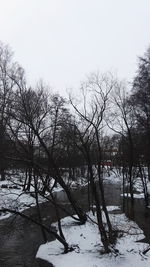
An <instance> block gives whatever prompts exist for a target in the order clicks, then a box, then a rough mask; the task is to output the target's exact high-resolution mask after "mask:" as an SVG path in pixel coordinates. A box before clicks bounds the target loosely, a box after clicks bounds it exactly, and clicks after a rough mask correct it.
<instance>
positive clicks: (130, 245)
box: [36, 206, 150, 267]
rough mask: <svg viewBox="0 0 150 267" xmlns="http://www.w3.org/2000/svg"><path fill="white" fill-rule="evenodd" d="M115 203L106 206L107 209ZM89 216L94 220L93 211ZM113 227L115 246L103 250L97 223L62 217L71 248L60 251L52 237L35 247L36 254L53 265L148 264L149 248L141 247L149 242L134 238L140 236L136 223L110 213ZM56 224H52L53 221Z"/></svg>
mask: <svg viewBox="0 0 150 267" xmlns="http://www.w3.org/2000/svg"><path fill="white" fill-rule="evenodd" d="M116 209H118V207H113V206H109V207H108V210H109V211H112V210H116ZM89 216H90V217H91V218H92V219H93V220H95V218H94V217H93V215H92V214H91V213H89ZM110 217H111V221H112V222H113V225H114V227H115V229H117V230H118V231H119V232H120V237H119V238H118V241H117V244H116V246H115V248H116V249H118V250H119V252H118V253H117V254H114V253H110V254H103V253H102V251H103V249H102V244H101V242H100V236H99V233H98V229H97V226H96V225H95V224H93V223H92V222H91V221H90V220H89V219H88V221H87V223H86V224H85V225H77V224H76V223H75V222H74V221H73V220H72V219H71V218H69V217H66V218H64V219H63V220H62V226H63V231H64V234H65V237H66V240H67V241H68V242H69V244H70V245H73V246H74V247H75V250H74V251H73V252H69V253H67V254H63V247H62V246H61V244H60V243H59V242H58V241H57V240H55V241H52V242H49V243H46V244H43V245H41V246H40V247H39V250H38V252H37V255H36V257H37V258H41V259H44V260H46V261H48V262H50V263H52V264H53V265H54V266H55V267H64V266H65V267H70V266H71V267H100V266H102V267H108V266H111V267H116V266H118V267H128V266H130V267H135V266H137V267H143V266H144V267H149V266H150V252H149V251H148V252H147V253H146V254H145V255H144V254H143V251H144V250H146V249H147V248H148V247H149V244H147V243H142V242H137V241H139V240H141V239H143V238H144V235H143V232H142V230H141V229H139V227H138V226H137V224H136V223H134V222H133V221H131V220H129V219H128V218H127V217H126V216H125V215H124V214H110ZM55 225H56V224H55Z"/></svg>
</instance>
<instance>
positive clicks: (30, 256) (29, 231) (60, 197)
mask: <svg viewBox="0 0 150 267" xmlns="http://www.w3.org/2000/svg"><path fill="white" fill-rule="evenodd" d="M87 192H88V189H87V187H84V188H81V189H80V190H74V191H73V194H74V196H75V198H76V199H77V200H78V201H79V203H80V205H81V207H83V208H84V209H86V210H88V200H87V199H88V198H87ZM120 193H121V186H120V184H117V185H113V184H105V195H106V204H107V205H114V206H122V197H120ZM55 197H56V199H57V201H59V202H60V203H61V204H62V203H63V205H64V207H66V208H67V210H70V212H72V210H71V208H70V206H69V205H68V200H67V196H66V194H65V193H64V192H63V191H61V192H58V193H56V194H55ZM40 206H41V211H42V217H43V218H44V223H45V224H46V225H47V226H50V224H51V223H52V222H54V221H56V214H55V210H54V207H53V206H52V205H51V204H50V203H42V204H41V205H40ZM26 213H27V214H28V215H32V217H33V218H36V208H35V207H33V208H31V209H30V210H27V211H26ZM125 213H126V215H127V216H128V217H129V218H130V219H133V220H134V221H135V222H136V223H137V224H138V225H139V227H140V228H141V229H143V231H144V234H145V235H146V241H147V242H150V227H149V226H150V210H149V209H147V208H145V206H144V201H143V200H141V199H137V200H135V202H134V206H132V205H131V202H130V201H129V200H128V201H127V200H125ZM64 216H65V213H64V212H61V217H64ZM48 239H49V240H53V237H52V236H50V235H49V236H48ZM43 242H44V241H43V237H42V234H41V231H40V229H39V226H37V225H35V224H33V223H31V222H29V221H27V220H24V219H23V218H19V217H17V218H16V219H15V220H14V217H13V219H12V217H11V218H8V219H6V220H2V221H0V267H17V266H20V267H35V266H41V267H48V266H52V265H50V264H46V263H45V262H43V261H41V262H37V261H36V260H35V255H36V252H37V249H38V247H39V245H40V244H42V243H43Z"/></svg>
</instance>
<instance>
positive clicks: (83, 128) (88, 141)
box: [70, 74, 115, 252]
mask: <svg viewBox="0 0 150 267" xmlns="http://www.w3.org/2000/svg"><path fill="white" fill-rule="evenodd" d="M114 85H115V83H114V80H113V78H112V76H111V75H102V76H101V75H99V74H92V75H91V76H90V77H89V79H88V81H87V82H85V83H83V84H82V88H81V92H82V105H81V103H80V105H79V106H77V105H76V104H75V103H74V101H73V99H72V97H71V96H70V102H71V104H72V106H73V107H74V110H75V112H76V114H77V116H78V118H79V121H78V122H77V123H76V125H75V127H76V131H77V133H78V135H79V139H80V144H79V143H77V146H78V148H79V149H80V150H81V151H82V153H83V155H84V157H85V159H86V163H87V165H88V171H89V183H90V187H91V192H92V195H93V199H94V201H95V205H96V214H97V221H98V227H99V231H100V234H101V241H102V243H103V245H104V248H105V251H106V252H109V251H110V244H111V243H113V242H114V231H113V229H112V225H111V222H110V219H109V215H108V211H107V207H106V203H105V195H104V187H103V176H102V167H101V166H102V153H101V148H102V145H101V138H100V137H101V131H102V129H103V127H104V124H103V123H104V116H105V112H106V110H107V108H108V106H107V105H108V96H109V94H110V91H111V90H112V89H113V87H114ZM93 144H96V156H95V163H94V164H93V160H92V153H91V152H92V146H93ZM100 203H101V204H100ZM100 205H102V209H101V206H100ZM102 210H103V212H104V214H105V218H106V224H107V227H108V234H107V231H106V229H105V225H104V221H103V217H102Z"/></svg>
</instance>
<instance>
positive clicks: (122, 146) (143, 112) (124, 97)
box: [0, 44, 150, 252]
mask: <svg viewBox="0 0 150 267" xmlns="http://www.w3.org/2000/svg"><path fill="white" fill-rule="evenodd" d="M106 133H107V134H106ZM108 133H110V134H108ZM106 162H107V163H108V162H111V166H110V167H115V168H116V169H117V170H118V171H120V173H122V175H123V188H124V192H125V190H126V188H125V187H126V185H128V187H129V193H130V194H131V198H132V200H133V192H134V190H133V183H134V179H135V178H136V177H137V176H138V175H139V176H140V177H141V179H142V183H143V188H144V193H145V200H146V201H148V194H147V177H148V178H149V180H150V51H149V50H148V51H147V53H146V54H145V56H144V57H143V58H140V59H139V66H138V71H137V73H136V77H135V79H134V80H133V84H132V90H131V91H129V92H128V90H127V88H126V87H125V85H124V83H121V82H119V81H118V80H117V79H116V78H114V77H113V75H112V74H111V73H107V74H99V73H93V74H91V75H90V76H89V77H88V78H87V80H86V81H85V82H83V83H82V85H81V89H80V96H79V99H76V98H75V97H74V96H73V95H72V94H71V93H70V95H69V96H68V100H66V99H64V98H63V97H62V96H60V95H59V94H56V93H52V92H51V91H50V89H49V88H48V87H47V86H45V85H44V84H43V83H41V82H40V83H39V84H37V85H36V86H35V88H33V87H29V86H28V84H27V81H26V77H25V72H24V70H23V68H22V67H20V65H19V64H18V63H16V62H14V61H13V55H12V53H11V51H10V49H9V48H8V47H7V46H5V45H3V44H1V45H0V175H1V180H5V176H6V173H7V171H8V170H9V169H15V168H20V169H21V168H22V169H24V170H25V172H26V176H25V180H24V188H23V189H24V190H25V191H30V186H31V184H32V185H33V184H34V187H35V193H36V194H37V193H40V194H41V192H38V190H37V183H38V181H39V179H40V182H41V184H42V185H43V189H42V190H43V192H42V194H43V195H44V194H45V192H46V191H47V192H49V193H50V194H51V192H52V191H51V188H50V186H49V181H50V179H51V177H53V178H54V179H55V185H56V184H57V183H59V184H60V185H61V186H62V188H63V189H64V190H65V192H66V194H67V196H68V199H69V201H70V203H71V205H72V207H73V210H74V213H76V214H77V215H78V220H79V221H80V222H82V223H84V222H85V221H86V214H85V212H84V211H83V210H82V209H81V208H80V207H79V205H78V203H77V201H76V200H75V199H74V198H73V197H72V194H71V191H70V189H69V188H68V185H67V184H66V182H65V180H64V179H63V170H64V169H66V168H67V169H68V172H69V178H70V179H76V178H77V176H78V175H79V172H80V175H81V176H86V178H87V181H88V183H89V186H90V189H91V193H92V195H93V200H94V203H95V205H96V214H97V222H98V228H99V231H100V234H101V240H102V242H103V245H104V248H105V251H106V252H109V251H110V244H112V243H113V242H114V240H115V238H114V237H115V232H114V230H113V229H112V225H111V222H110V219H109V215H108V212H107V208H106V204H105V196H104V188H103V167H104V165H105V164H106ZM106 165H107V164H106ZM85 166H86V167H85ZM77 171H78V174H77ZM97 181H98V184H97ZM100 196H101V197H100ZM36 199H37V200H38V196H36ZM37 203H38V202H37ZM101 207H102V208H101ZM102 212H104V214H105V220H106V221H105V222H104V221H103V216H102ZM39 217H40V215H39ZM58 219H59V216H58ZM58 221H60V220H58ZM106 229H107V230H106ZM60 236H61V241H62V240H63V241H62V243H63V244H64V247H65V250H67V249H68V247H67V244H66V242H65V238H64V237H63V235H62V233H61V229H60Z"/></svg>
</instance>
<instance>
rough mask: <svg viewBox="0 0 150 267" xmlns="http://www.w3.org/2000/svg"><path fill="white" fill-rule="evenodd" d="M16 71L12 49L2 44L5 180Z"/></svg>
mask: <svg viewBox="0 0 150 267" xmlns="http://www.w3.org/2000/svg"><path fill="white" fill-rule="evenodd" d="M15 71H16V64H14V63H12V52H11V50H10V48H9V47H8V46H6V45H4V44H2V43H0V175H1V180H4V179H5V170H6V168H7V167H8V160H7V158H6V155H7V154H8V149H9V138H8V135H7V122H8V121H9V118H10V117H9V114H10V109H11V105H12V101H13V91H12V90H13V87H14V86H15V84H14V82H13V81H12V80H11V79H10V75H12V74H13V73H14V72H15Z"/></svg>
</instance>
